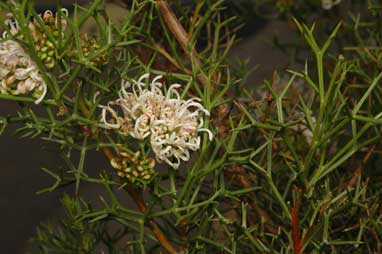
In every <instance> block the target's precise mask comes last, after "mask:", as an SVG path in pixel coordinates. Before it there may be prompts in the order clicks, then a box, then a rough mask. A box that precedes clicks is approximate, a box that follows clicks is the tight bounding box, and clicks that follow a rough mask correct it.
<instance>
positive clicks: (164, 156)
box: [101, 74, 212, 168]
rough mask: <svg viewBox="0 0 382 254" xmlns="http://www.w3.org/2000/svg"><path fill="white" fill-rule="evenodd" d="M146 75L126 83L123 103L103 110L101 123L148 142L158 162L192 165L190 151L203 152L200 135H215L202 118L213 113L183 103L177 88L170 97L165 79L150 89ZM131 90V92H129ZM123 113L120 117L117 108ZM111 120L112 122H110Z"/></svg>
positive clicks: (197, 101)
mask: <svg viewBox="0 0 382 254" xmlns="http://www.w3.org/2000/svg"><path fill="white" fill-rule="evenodd" d="M148 78H149V74H145V75H143V76H142V77H140V79H139V80H138V81H133V84H131V83H130V82H128V81H123V82H122V86H121V90H120V92H119V99H117V100H115V101H111V102H109V103H108V104H107V106H101V107H102V109H103V110H102V119H101V121H102V122H103V123H104V124H105V125H106V126H107V127H108V128H111V129H118V130H119V132H120V133H121V134H123V135H130V136H131V137H133V138H136V139H139V140H143V139H146V138H148V139H149V140H150V144H151V147H152V150H153V151H154V153H155V155H156V159H157V160H158V161H164V162H166V163H167V164H169V165H170V166H171V167H173V168H178V167H179V164H180V160H183V161H188V160H189V158H190V150H191V151H196V150H198V149H199V148H200V136H199V135H198V132H207V133H208V135H209V138H210V139H212V133H211V131H210V130H208V129H204V128H202V127H203V118H202V114H205V115H207V116H208V115H209V112H208V111H207V110H206V109H205V108H204V107H203V105H202V104H201V103H200V101H201V100H200V99H198V98H192V99H189V100H183V99H181V98H180V95H179V93H178V91H177V90H176V89H178V88H179V87H180V85H178V84H173V85H171V86H170V87H169V89H168V91H167V93H166V94H163V92H162V83H161V82H159V80H160V79H161V78H162V76H157V77H156V78H154V79H153V81H152V82H151V84H150V85H149V87H146V84H145V82H144V81H145V80H148ZM128 88H130V90H131V92H128V91H127V89H128ZM116 106H117V107H118V108H119V109H120V111H121V113H122V115H121V114H118V113H117V111H116V109H115V107H116ZM108 116H110V117H111V118H110V120H108Z"/></svg>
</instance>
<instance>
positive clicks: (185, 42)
mask: <svg viewBox="0 0 382 254" xmlns="http://www.w3.org/2000/svg"><path fill="white" fill-rule="evenodd" d="M156 3H157V6H158V8H159V11H160V13H161V14H162V17H163V19H164V21H165V23H166V25H167V27H168V29H169V30H170V32H171V33H172V34H173V35H174V37H175V38H176V40H177V41H178V43H179V44H180V46H181V47H182V49H183V51H184V53H186V55H187V56H188V57H189V58H190V60H191V63H194V64H195V69H196V70H198V69H199V68H200V67H201V65H202V64H201V61H200V57H199V54H198V52H197V51H196V50H195V49H192V50H191V52H190V50H189V43H190V39H189V37H188V34H187V32H186V30H185V29H184V27H183V26H182V24H181V23H180V21H179V20H178V18H177V17H176V16H175V14H174V12H173V11H172V10H171V8H170V6H169V4H168V2H167V1H166V0H157V1H156ZM197 77H198V80H199V81H200V83H202V85H203V86H204V87H207V86H208V85H209V84H210V83H209V82H208V80H207V79H206V78H205V77H204V76H203V75H202V74H198V75H197ZM211 88H212V87H211Z"/></svg>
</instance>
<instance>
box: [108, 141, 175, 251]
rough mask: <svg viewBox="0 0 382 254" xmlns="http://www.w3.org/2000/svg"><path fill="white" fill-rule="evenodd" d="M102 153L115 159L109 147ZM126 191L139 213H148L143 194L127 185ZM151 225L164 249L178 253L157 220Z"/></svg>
mask: <svg viewBox="0 0 382 254" xmlns="http://www.w3.org/2000/svg"><path fill="white" fill-rule="evenodd" d="M102 152H103V153H104V154H105V155H106V157H107V158H108V159H109V160H112V159H114V158H115V156H114V154H113V153H112V152H111V151H110V149H109V148H107V147H102ZM125 189H126V191H127V192H128V193H129V194H130V196H131V198H132V199H133V200H134V202H135V203H136V204H137V206H138V209H139V211H140V212H142V213H146V212H147V206H146V204H145V200H144V199H143V196H142V193H141V192H140V191H138V190H137V189H135V188H134V187H133V186H132V185H127V186H126V187H125ZM149 223H150V227H151V230H152V231H153V233H154V235H155V237H156V239H157V240H158V241H159V242H160V244H161V245H162V247H163V248H165V249H166V250H167V251H168V252H169V253H171V254H176V253H178V252H177V250H176V249H175V248H174V247H172V245H171V243H170V241H169V240H168V239H167V237H166V236H165V234H164V233H163V232H162V230H161V229H160V227H159V225H158V224H157V223H156V222H155V220H154V219H151V220H150V221H149Z"/></svg>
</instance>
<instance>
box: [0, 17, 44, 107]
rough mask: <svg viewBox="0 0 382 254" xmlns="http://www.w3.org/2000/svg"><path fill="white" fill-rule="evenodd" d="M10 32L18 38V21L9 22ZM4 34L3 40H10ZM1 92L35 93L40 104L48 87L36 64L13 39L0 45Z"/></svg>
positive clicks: (14, 93) (13, 93) (7, 22)
mask: <svg viewBox="0 0 382 254" xmlns="http://www.w3.org/2000/svg"><path fill="white" fill-rule="evenodd" d="M6 24H7V25H8V26H9V32H10V33H11V34H12V35H14V36H17V33H18V32H19V26H18V23H17V22H16V21H12V20H7V21H6ZM8 36H9V34H8V32H4V34H3V36H2V39H8ZM0 82H1V85H0V92H1V93H3V94H12V95H19V94H28V93H33V96H34V97H36V98H37V99H36V101H35V103H36V104H38V103H40V102H41V101H42V99H43V98H44V97H45V95H46V92H47V86H46V83H45V81H44V79H43V78H42V77H41V75H40V73H39V70H38V68H37V66H36V64H35V62H34V61H33V60H32V59H31V58H30V56H29V55H28V54H27V53H26V52H25V51H24V49H23V48H22V47H21V45H20V44H19V43H18V42H17V41H15V40H12V39H10V38H9V39H8V40H6V41H4V42H2V43H0Z"/></svg>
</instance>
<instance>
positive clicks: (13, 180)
mask: <svg viewBox="0 0 382 254" xmlns="http://www.w3.org/2000/svg"><path fill="white" fill-rule="evenodd" d="M235 1H236V0H235ZM36 2H37V6H38V10H39V11H40V12H43V11H44V10H46V9H52V10H54V9H55V1H52V0H40V1H36ZM86 2H87V1H85V0H83V1H80V0H79V1H76V3H78V4H86ZM238 2H240V1H238ZM247 2H248V1H247ZM63 3H64V4H65V6H66V7H67V8H68V9H69V10H70V9H71V7H72V5H73V3H74V1H69V0H63ZM185 4H187V1H185ZM123 6H124V5H123V3H122V2H120V1H110V3H109V6H108V9H109V11H111V12H112V13H113V17H117V18H118V17H120V18H123V15H124V14H125V12H124V9H123ZM246 15H247V16H246V17H244V18H245V19H244V20H245V24H244V27H243V28H242V29H241V32H240V35H241V37H242V39H241V40H240V41H239V43H238V44H237V45H236V46H235V48H234V50H233V51H232V52H231V58H232V59H233V60H234V59H241V60H246V59H248V63H249V66H250V67H255V66H257V68H256V71H254V72H253V73H251V74H250V75H249V77H248V83H249V84H251V85H253V86H256V85H259V84H260V83H261V82H262V81H263V80H264V79H270V78H271V76H272V73H273V71H274V69H275V67H276V68H277V69H279V70H282V69H283V68H284V67H285V65H286V64H287V63H288V60H289V59H288V58H287V56H286V55H285V54H283V53H282V52H281V51H280V50H278V49H277V48H275V47H273V46H272V40H273V39H274V38H275V36H277V37H278V38H279V39H280V40H283V41H285V42H287V41H289V40H292V36H293V34H294V32H292V31H291V29H290V26H289V25H288V24H287V23H285V22H281V21H278V20H276V19H274V20H273V21H272V20H271V21H267V22H265V21H264V19H262V18H259V17H256V16H255V15H253V16H251V12H247V13H246ZM17 110H18V107H17V104H16V103H12V102H4V101H2V102H1V107H0V115H6V114H8V113H11V112H15V111H17ZM0 144H1V145H0V165H1V170H0V181H1V182H0V220H1V223H0V224H1V225H2V227H1V229H0V239H1V243H2V245H1V250H0V253H4V254H19V253H25V250H26V246H27V242H28V239H29V238H30V237H32V236H33V235H34V234H35V230H36V226H37V225H38V224H39V223H41V222H44V221H48V220H50V219H51V218H54V217H57V216H59V215H60V213H62V207H61V204H60V196H61V194H62V193H59V192H53V193H48V194H43V195H37V194H36V192H37V191H39V190H40V189H43V188H46V187H47V186H48V185H49V184H50V183H52V181H53V179H52V178H50V177H49V176H48V175H47V174H45V173H44V172H43V171H42V170H41V167H45V168H54V167H55V166H57V165H58V164H59V163H61V162H60V160H59V158H57V156H55V154H54V151H52V150H51V149H50V147H47V146H45V145H46V144H44V143H42V142H41V141H40V140H39V139H35V140H33V139H32V140H31V139H20V138H18V137H15V136H14V135H13V132H12V130H8V131H7V132H6V133H5V134H4V135H2V136H0ZM87 163H88V166H89V168H96V169H100V168H101V169H102V167H103V168H106V166H107V164H108V162H107V161H106V159H104V158H103V157H99V156H92V157H88V158H87ZM62 191H70V190H65V189H63V190H62ZM84 193H85V195H89V196H94V198H96V194H95V193H96V190H94V189H93V187H92V186H84V188H83V189H82V194H83V195H84Z"/></svg>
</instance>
